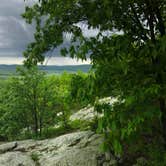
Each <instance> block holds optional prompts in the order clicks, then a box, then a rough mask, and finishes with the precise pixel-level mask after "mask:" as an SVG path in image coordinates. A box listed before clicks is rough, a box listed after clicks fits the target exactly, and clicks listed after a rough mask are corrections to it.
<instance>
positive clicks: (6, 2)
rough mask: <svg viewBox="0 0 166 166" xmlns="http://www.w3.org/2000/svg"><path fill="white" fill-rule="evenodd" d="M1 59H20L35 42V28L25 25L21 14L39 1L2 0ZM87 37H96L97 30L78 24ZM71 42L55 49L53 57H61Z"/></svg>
mask: <svg viewBox="0 0 166 166" xmlns="http://www.w3.org/2000/svg"><path fill="white" fill-rule="evenodd" d="M0 1H1V5H0V57H18V56H22V52H23V51H24V50H25V49H26V46H27V44H28V43H30V42H32V41H33V33H34V26H33V25H29V24H26V23H25V20H24V19H23V18H22V17H21V14H22V13H23V12H24V10H25V6H26V5H32V4H33V3H34V2H37V0H26V1H25V2H24V0H0ZM78 26H79V27H81V28H82V29H83V31H84V34H85V36H94V35H96V34H97V30H93V29H90V30H88V28H87V26H86V25H83V24H81V23H80V24H78ZM69 45H70V41H69V40H67V39H66V41H65V42H64V44H63V45H62V46H61V47H59V48H57V49H55V50H54V52H53V55H54V56H55V55H56V56H59V54H60V48H62V47H64V46H67V47H69Z"/></svg>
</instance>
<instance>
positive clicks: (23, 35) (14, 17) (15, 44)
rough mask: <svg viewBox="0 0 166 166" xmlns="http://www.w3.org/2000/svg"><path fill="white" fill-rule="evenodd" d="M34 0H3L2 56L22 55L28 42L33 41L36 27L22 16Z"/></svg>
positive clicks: (0, 11) (0, 17) (0, 8)
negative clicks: (25, 0) (27, 22)
mask: <svg viewBox="0 0 166 166" xmlns="http://www.w3.org/2000/svg"><path fill="white" fill-rule="evenodd" d="M32 3H33V1H32V0H28V1H27V2H26V3H25V2H24V0H10V2H9V1H7V0H1V5H0V56H1V57H2V56H20V55H21V53H22V51H23V50H24V49H25V48H26V46H27V44H28V43H29V42H31V41H33V32H34V27H33V26H32V25H28V24H26V23H25V21H24V20H23V19H22V17H21V13H23V12H24V10H25V6H26V5H31V4H32Z"/></svg>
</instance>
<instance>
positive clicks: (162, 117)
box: [159, 98, 166, 148]
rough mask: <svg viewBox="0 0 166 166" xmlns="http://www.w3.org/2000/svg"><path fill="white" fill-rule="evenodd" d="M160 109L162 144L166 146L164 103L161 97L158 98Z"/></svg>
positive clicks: (165, 107) (165, 111)
mask: <svg viewBox="0 0 166 166" xmlns="http://www.w3.org/2000/svg"><path fill="white" fill-rule="evenodd" d="M159 102H160V110H161V122H162V135H163V139H164V145H165V148H166V104H165V100H164V99H163V98H160V99H159Z"/></svg>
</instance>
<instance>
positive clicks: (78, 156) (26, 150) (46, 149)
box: [0, 131, 116, 166]
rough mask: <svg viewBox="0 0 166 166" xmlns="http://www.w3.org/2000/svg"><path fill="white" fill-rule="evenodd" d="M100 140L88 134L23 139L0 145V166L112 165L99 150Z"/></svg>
mask: <svg viewBox="0 0 166 166" xmlns="http://www.w3.org/2000/svg"><path fill="white" fill-rule="evenodd" d="M102 142H103V138H102V137H101V136H100V135H97V134H95V133H93V132H91V131H82V132H75V133H70V134H66V135H62V136H60V137H57V138H54V139H46V140H41V141H35V140H25V141H18V142H10V143H6V144H1V145H0V166H111V165H112V166H115V165H116V161H115V160H114V159H113V158H111V157H109V158H108V157H106V155H105V154H103V153H102V152H101V150H100V148H99V146H100V145H101V144H102Z"/></svg>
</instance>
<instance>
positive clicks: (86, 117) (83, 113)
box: [70, 97, 118, 121]
mask: <svg viewBox="0 0 166 166" xmlns="http://www.w3.org/2000/svg"><path fill="white" fill-rule="evenodd" d="M117 101H118V99H116V98H112V97H106V98H103V99H100V100H99V103H100V104H102V103H108V104H110V105H113V104H114V103H115V102H117ZM101 116H102V115H101V114H97V112H95V111H94V107H92V106H88V107H85V108H83V109H81V110H79V111H78V112H76V113H74V114H73V115H71V116H70V120H71V121H75V120H83V121H92V120H93V119H95V117H101Z"/></svg>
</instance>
